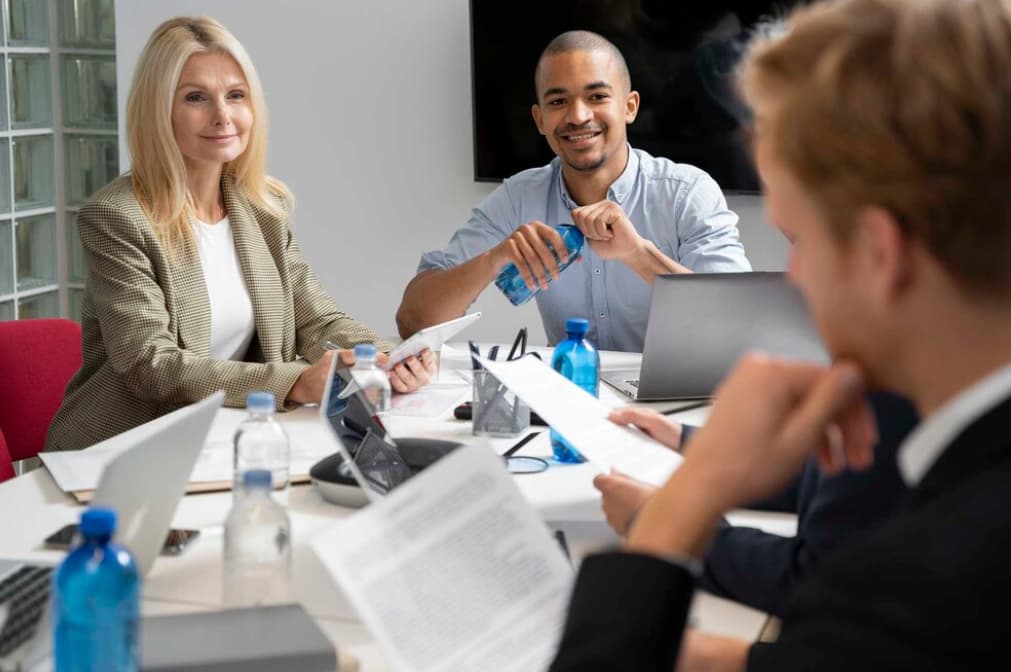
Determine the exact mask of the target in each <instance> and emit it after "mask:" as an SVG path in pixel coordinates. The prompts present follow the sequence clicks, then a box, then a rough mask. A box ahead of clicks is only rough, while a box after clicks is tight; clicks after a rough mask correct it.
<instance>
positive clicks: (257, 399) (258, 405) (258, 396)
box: [246, 392, 274, 411]
mask: <svg viewBox="0 0 1011 672" xmlns="http://www.w3.org/2000/svg"><path fill="white" fill-rule="evenodd" d="M246 408H247V409H249V410H250V411H273V410H274V393H273V392H250V393H249V394H247V395H246Z"/></svg>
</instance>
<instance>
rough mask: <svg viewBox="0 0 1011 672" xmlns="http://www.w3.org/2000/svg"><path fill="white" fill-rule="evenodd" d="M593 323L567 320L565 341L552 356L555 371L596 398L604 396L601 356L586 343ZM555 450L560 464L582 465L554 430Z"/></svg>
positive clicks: (552, 433) (578, 456)
mask: <svg viewBox="0 0 1011 672" xmlns="http://www.w3.org/2000/svg"><path fill="white" fill-rule="evenodd" d="M589 328H590V322H589V321H588V320H584V319H582V318H578V317H571V318H569V319H568V320H566V321H565V334H566V337H565V340H564V341H562V342H561V343H559V344H558V346H557V347H556V348H555V353H554V354H553V355H552V356H551V368H552V369H554V370H555V371H557V372H558V373H560V374H562V375H563V376H565V377H566V378H568V379H569V380H571V381H572V382H574V383H575V384H576V385H578V386H579V387H581V388H583V389H584V390H586V391H587V392H589V393H590V394H592V395H593V396H595V397H596V396H599V395H600V354H599V353H598V352H597V350H596V348H594V347H593V346H592V345H590V342H589V341H587V340H586V332H587V330H589ZM551 450H552V452H553V453H554V454H555V459H556V460H558V461H559V462H582V461H583V456H582V455H580V454H579V451H577V450H576V449H575V448H574V447H573V446H572V445H571V444H570V443H569V442H568V441H566V440H565V439H563V438H562V435H561V434H559V433H558V432H556V431H555V430H553V429H552V430H551Z"/></svg>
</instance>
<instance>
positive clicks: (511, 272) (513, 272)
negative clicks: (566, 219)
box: [495, 224, 583, 306]
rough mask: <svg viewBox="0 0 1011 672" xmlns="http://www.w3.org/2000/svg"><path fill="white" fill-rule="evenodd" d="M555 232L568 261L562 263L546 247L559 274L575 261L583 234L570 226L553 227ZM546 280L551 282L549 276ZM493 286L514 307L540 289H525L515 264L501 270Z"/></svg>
mask: <svg viewBox="0 0 1011 672" xmlns="http://www.w3.org/2000/svg"><path fill="white" fill-rule="evenodd" d="M555 231H557V232H558V235H560V236H561V237H562V241H564V242H565V247H566V248H567V249H568V251H569V259H568V261H565V262H563V261H562V260H561V259H560V258H559V256H558V253H556V252H555V250H554V249H553V248H552V247H551V246H550V245H548V249H550V250H551V253H552V254H554V255H555V261H556V262H557V263H558V272H559V273H561V272H562V271H564V270H565V269H566V268H568V267H569V264H571V263H572V262H573V261H575V260H576V257H578V256H579V253H580V252H581V251H582V249H583V233H582V231H580V230H579V229H577V228H576V227H575V226H573V225H572V224H559V225H558V226H556V227H555ZM547 278H548V282H551V276H550V275H548V276H547ZM495 286H496V287H498V288H499V289H501V290H502V293H503V294H505V295H506V298H508V299H509V302H510V303H511V304H513V305H514V306H518V305H520V304H521V303H526V302H527V301H529V300H530V299H531V298H533V296H534V295H535V294H537V293H538V292H539V291H541V288H540V287H537V288H535V289H530V288H529V287H527V283H526V281H524V280H523V276H522V275H520V269H518V268H516V264H509V265H508V266H506V267H505V268H503V269H502V272H501V273H499V274H498V277H497V278H495Z"/></svg>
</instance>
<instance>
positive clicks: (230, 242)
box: [193, 217, 256, 360]
mask: <svg viewBox="0 0 1011 672" xmlns="http://www.w3.org/2000/svg"><path fill="white" fill-rule="evenodd" d="M193 234H194V238H195V239H196V243H197V250H198V251H199V253H200V266H201V267H202V268H203V270H204V284H205V285H207V300H208V302H209V303H210V306H211V358H212V359H235V360H241V359H242V358H243V356H244V355H245V354H246V350H247V349H248V348H249V344H250V342H251V341H252V340H253V334H255V333H256V323H255V322H254V321H253V302H252V301H251V300H250V298H249V289H248V288H247V287H246V278H245V276H243V275H242V267H241V266H240V265H239V255H238V252H236V250H235V239H234V238H233V237H232V225H231V224H230V223H229V221H228V217H225V218H224V219H222V220H221V221H220V222H218V223H217V224H206V223H204V222H201V221H200V220H196V219H195V220H193Z"/></svg>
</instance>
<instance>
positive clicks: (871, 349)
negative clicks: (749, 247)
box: [552, 0, 1011, 672]
mask: <svg viewBox="0 0 1011 672" xmlns="http://www.w3.org/2000/svg"><path fill="white" fill-rule="evenodd" d="M1008 73H1011V3H1009V2H1007V1H1006V0H963V1H960V2H953V1H952V0H842V1H840V2H831V3H817V4H815V5H813V6H811V7H810V8H808V9H803V10H800V11H798V12H797V13H796V14H795V15H794V16H793V17H792V18H791V21H790V27H789V29H788V30H787V32H786V33H785V34H784V35H783V36H781V37H779V38H776V39H772V40H766V41H762V42H759V43H757V44H756V45H754V47H753V49H752V51H751V53H750V55H749V57H748V59H747V60H746V62H745V64H744V68H743V70H742V75H741V82H742V89H743V91H744V94H745V97H746V99H747V101H748V103H749V104H750V105H751V107H752V109H753V111H754V113H755V131H756V155H757V161H758V166H759V170H760V172H761V175H762V178H763V181H764V184H765V194H766V202H767V206H768V210H769V214H770V216H771V218H772V220H773V221H774V222H775V223H776V224H777V225H778V226H779V227H780V228H782V230H783V231H784V233H785V234H786V235H787V236H788V237H789V238H790V239H791V240H792V241H793V246H792V251H791V261H790V276H791V278H792V279H793V281H794V282H795V283H796V284H797V286H798V287H800V289H801V290H802V291H803V292H804V294H805V295H806V298H807V299H808V302H809V303H810V305H811V308H812V311H813V315H814V318H815V321H816V323H817V326H818V328H819V330H820V332H821V334H822V336H823V338H824V340H825V342H826V344H827V345H828V347H829V349H830V350H831V351H832V353H833V354H834V355H835V358H836V363H835V364H834V365H832V366H831V367H827V368H819V367H812V366H805V365H798V364H792V363H786V362H779V361H773V360H771V359H767V358H763V357H761V356H753V357H751V358H748V359H746V360H745V361H743V362H742V363H741V364H740V365H739V366H738V368H737V370H736V371H735V372H734V374H733V375H732V376H731V377H730V378H729V379H728V381H727V382H726V383H725V385H724V386H723V387H722V389H721V390H720V391H719V394H718V398H717V402H716V404H715V406H714V408H713V411H712V414H711V416H710V419H709V422H708V424H707V425H706V427H704V428H703V429H702V430H700V431H699V432H698V433H697V434H696V435H695V437H694V438H693V439H692V441H691V443H690V444H689V446H688V448H687V451H686V460H685V462H684V464H683V465H682V467H681V468H680V469H679V470H678V471H677V472H675V474H674V475H673V476H672V477H671V479H670V481H669V482H668V483H667V485H666V486H665V487H664V488H663V489H661V490H660V491H659V493H658V494H657V495H656V496H654V497H653V498H652V499H651V500H650V501H649V503H648V504H647V505H646V506H645V508H644V509H643V511H642V512H641V514H640V515H639V517H638V518H637V521H636V524H635V526H634V527H633V529H632V531H631V533H630V535H629V537H628V541H627V543H626V546H625V548H624V549H623V550H622V552H615V553H606V554H602V555H597V556H592V557H590V558H588V559H587V560H585V561H584V563H583V565H582V567H581V570H580V576H579V579H578V581H577V585H576V588H575V590H574V593H573V597H572V604H571V608H570V612H569V618H568V622H567V625H566V630H565V633H564V635H563V638H562V642H561V645H560V650H559V653H558V656H557V658H556V660H555V662H554V665H553V667H552V670H554V671H556V672H560V671H563V670H595V669H600V670H605V669H606V670H671V669H672V668H673V667H674V665H675V662H677V665H678V669H681V670H744V669H748V670H779V671H782V670H814V669H817V670H820V671H821V670H847V671H852V670H898V669H930V670H965V669H984V668H986V667H988V666H992V663H989V662H988V661H991V660H995V659H996V660H1001V659H1003V657H1004V655H1005V646H1006V639H1007V638H1006V635H1007V634H1009V633H1011V626H1009V620H1008V618H1007V607H1008V605H1009V604H1011V581H1009V580H1008V578H1007V571H1008V567H1009V566H1011V536H1009V534H1008V530H1009V529H1011V433H1009V432H1008V431H1007V427H1008V425H1009V423H1011V338H1009V334H1011V293H1009V290H1011V190H1009V189H1008V188H1007V185H1008V180H1009V178H1011V77H1009V76H1008ZM867 387H872V388H884V389H889V390H894V391H896V392H899V393H901V394H904V395H905V396H907V397H909V398H910V399H912V400H913V401H914V403H915V404H916V406H917V409H918V410H919V412H920V415H921V417H923V418H924V421H923V422H922V424H921V425H920V427H919V428H917V430H915V431H914V432H913V434H912V435H911V436H910V437H909V439H908V440H907V441H906V443H905V444H904V445H903V446H902V448H901V449H900V451H899V457H898V461H899V467H900V470H901V472H902V474H903V476H904V478H905V480H906V481H907V483H908V484H909V485H910V487H911V494H910V497H909V499H908V501H907V503H906V505H905V506H904V507H903V508H902V509H901V510H900V511H899V512H898V513H897V514H896V515H895V516H894V517H893V518H892V519H890V520H889V521H888V522H886V523H884V524H882V525H881V526H880V527H879V528H878V529H877V530H875V531H874V532H873V533H871V534H870V535H868V536H867V537H866V538H865V539H864V540H863V541H862V542H859V543H854V544H852V545H850V546H849V547H847V548H846V549H844V550H843V551H841V552H839V553H837V554H836V555H834V556H833V557H832V558H831V559H830V560H829V561H828V562H827V563H826V564H825V565H824V567H823V568H822V570H821V572H820V573H819V574H818V575H816V576H814V577H812V578H811V579H810V580H809V581H808V582H807V584H806V585H805V586H803V587H801V588H800V589H799V591H798V593H797V594H796V596H795V598H794V599H793V601H792V603H791V604H790V606H789V607H788V608H787V611H786V615H785V618H784V623H783V629H782V633H781V635H780V637H779V640H778V641H777V642H774V643H769V644H749V643H748V642H743V641H738V640H734V639H729V638H724V637H715V636H709V635H705V634H702V633H697V632H692V631H689V632H688V633H687V636H686V637H685V638H684V639H683V640H682V638H681V631H682V629H683V628H684V625H685V618H686V614H687V611H688V606H689V603H690V599H691V593H692V589H693V584H694V578H693V569H694V567H695V566H696V565H697V561H698V559H699V558H700V557H701V555H702V553H703V552H704V549H705V547H706V543H707V541H708V539H709V538H710V535H711V534H712V531H713V529H714V526H715V525H716V523H717V521H718V520H719V517H720V515H721V514H722V513H723V512H725V511H726V510H728V509H730V508H732V507H734V506H737V505H739V504H741V503H743V502H748V501H753V500H755V499H757V498H759V497H762V496H766V495H769V494H770V493H773V492H775V491H776V490H777V489H778V488H780V487H782V486H783V485H784V484H785V483H787V481H788V480H789V479H790V478H791V477H792V476H793V475H794V474H795V473H796V472H797V471H798V470H799V469H800V467H801V465H802V464H803V463H804V461H805V459H806V458H807V457H808V456H809V455H810V454H811V453H812V452H814V453H816V454H817V455H819V457H820V458H821V461H822V463H823V465H824V467H825V468H827V469H829V470H838V469H841V468H845V467H852V468H858V469H859V468H862V467H866V466H867V465H868V464H869V463H870V460H872V459H873V456H872V454H871V451H870V446H871V445H872V444H873V442H874V440H875V436H874V429H873V424H872V423H871V421H870V417H869V415H868V411H867V408H866V407H865V406H864V404H863V402H862V393H863V391H864V389H865V388H867ZM679 649H680V659H679V656H678V653H679ZM985 661H987V662H985Z"/></svg>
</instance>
